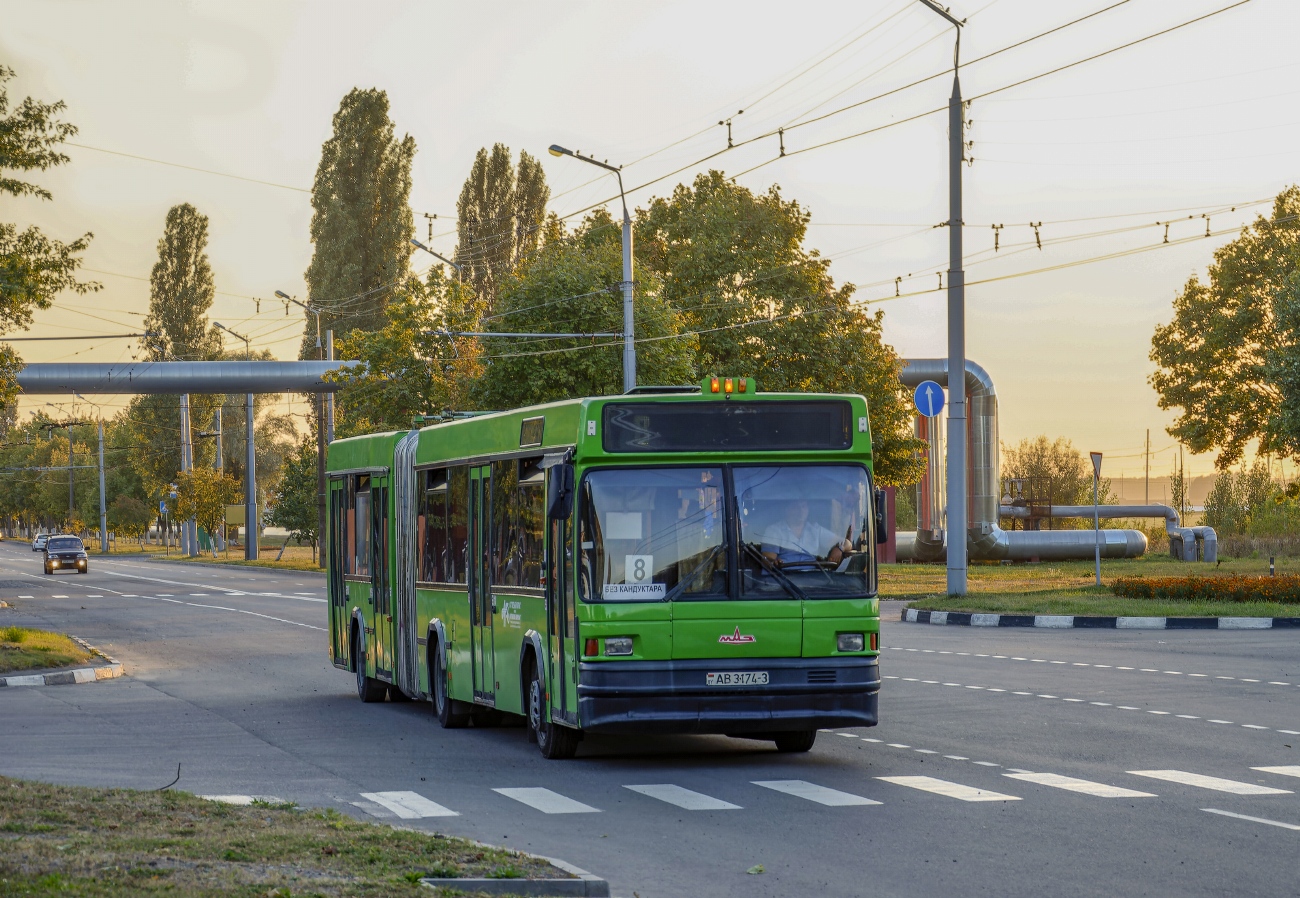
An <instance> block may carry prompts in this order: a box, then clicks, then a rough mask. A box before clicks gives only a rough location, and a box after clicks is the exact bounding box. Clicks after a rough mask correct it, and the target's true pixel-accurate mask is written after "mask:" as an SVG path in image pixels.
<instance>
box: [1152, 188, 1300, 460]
mask: <svg viewBox="0 0 1300 898" xmlns="http://www.w3.org/2000/svg"><path fill="white" fill-rule="evenodd" d="M1151 360H1152V361H1153V362H1155V363H1156V364H1157V365H1158V366H1159V367H1158V370H1156V371H1155V373H1153V374H1152V375H1151V385H1152V386H1153V387H1155V389H1156V392H1157V393H1158V394H1159V403H1160V407H1161V408H1173V409H1178V410H1179V414H1178V417H1177V419H1176V420H1175V423H1174V426H1173V427H1170V428H1169V433H1170V434H1172V435H1173V436H1175V437H1176V438H1178V440H1179V441H1181V442H1183V443H1186V444H1187V446H1188V448H1190V449H1191V450H1192V452H1195V453H1200V452H1208V451H1210V450H1217V451H1218V455H1217V456H1216V458H1215V465H1216V466H1217V467H1218V468H1219V469H1220V470H1223V471H1226V470H1227V469H1228V468H1229V467H1230V466H1231V465H1233V464H1235V463H1236V462H1237V461H1238V460H1240V459H1241V457H1242V453H1243V452H1244V451H1245V449H1246V447H1247V445H1248V444H1249V443H1250V442H1251V441H1252V440H1258V441H1259V451H1260V452H1263V453H1267V454H1272V455H1280V456H1289V457H1292V458H1296V457H1300V187H1294V186H1293V187H1288V188H1287V189H1286V190H1284V191H1282V192H1281V193H1280V194H1278V196H1277V198H1276V200H1275V201H1274V203H1273V213H1272V216H1271V217H1270V218H1268V219H1265V218H1263V217H1261V218H1259V219H1257V220H1256V221H1255V223H1254V224H1253V225H1252V226H1251V227H1249V228H1246V229H1244V230H1243V232H1242V234H1241V236H1240V237H1238V238H1237V239H1236V240H1234V241H1232V242H1231V243H1229V244H1227V245H1226V246H1223V247H1221V248H1220V249H1219V250H1217V251H1216V252H1215V254H1214V263H1213V264H1212V265H1211V266H1210V269H1209V276H1208V282H1206V283H1202V282H1201V280H1200V279H1199V278H1197V277H1195V276H1193V277H1192V278H1191V279H1190V280H1188V282H1187V284H1186V285H1185V286H1184V287H1183V290H1182V292H1181V293H1180V294H1179V295H1178V296H1177V297H1176V298H1175V299H1174V317H1173V320H1172V321H1170V322H1169V323H1168V324H1165V325H1161V326H1159V327H1157V328H1156V330H1155V334H1154V336H1153V337H1152V339H1151Z"/></svg>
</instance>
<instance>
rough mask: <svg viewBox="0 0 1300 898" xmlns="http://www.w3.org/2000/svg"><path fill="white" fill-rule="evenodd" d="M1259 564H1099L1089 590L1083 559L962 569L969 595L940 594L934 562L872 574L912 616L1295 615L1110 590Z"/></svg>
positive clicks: (1251, 570) (940, 574)
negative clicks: (1138, 581) (1133, 581)
mask: <svg viewBox="0 0 1300 898" xmlns="http://www.w3.org/2000/svg"><path fill="white" fill-rule="evenodd" d="M1277 573H1278V574H1279V575H1281V574H1296V573H1300V559H1297V558H1279V559H1278V560H1277ZM1266 574H1268V559H1267V558H1225V559H1224V560H1223V561H1222V562H1220V563H1219V564H1218V565H1207V564H1201V563H1198V562H1181V561H1175V560H1174V559H1172V558H1168V557H1165V556H1149V557H1146V558H1133V559H1124V560H1118V559H1116V560H1111V561H1102V563H1101V579H1102V587H1101V588H1100V589H1098V588H1097V587H1096V586H1094V585H1093V583H1094V582H1095V577H1096V573H1095V570H1094V567H1093V562H1091V561H1052V562H1043V563H1041V564H1011V565H1006V564H979V563H975V564H972V565H971V566H970V569H969V572H968V585H969V590H970V591H969V592H968V593H967V594H966V595H965V596H961V597H951V596H948V595H946V594H945V589H946V576H947V572H946V570H945V568H944V566H943V565H942V564H937V565H935V564H891V565H881V568H880V597H881V598H882V599H904V600H910V601H911V604H910V607H912V608H916V609H918V610H920V611H973V612H987V613H990V614H1075V615H1097V616H1102V617H1112V616H1113V617H1300V610H1298V609H1297V607H1296V606H1295V605H1284V604H1281V603H1278V602H1214V601H1175V600H1165V599H1137V598H1122V597H1119V596H1116V595H1114V593H1113V592H1112V591H1111V588H1110V587H1111V585H1112V584H1113V583H1114V581H1115V579H1116V578H1118V577H1152V578H1155V577H1180V576H1188V575H1197V576H1205V577H1215V576H1232V575H1243V576H1251V575H1256V576H1258V575H1266Z"/></svg>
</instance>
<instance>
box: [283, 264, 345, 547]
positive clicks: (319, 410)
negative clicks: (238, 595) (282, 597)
mask: <svg viewBox="0 0 1300 898" xmlns="http://www.w3.org/2000/svg"><path fill="white" fill-rule="evenodd" d="M275 295H276V296H278V297H280V298H281V299H283V300H285V301H286V302H291V303H293V304H294V305H296V306H301V307H302V308H303V309H305V310H307V311H308V312H312V313H314V314H315V315H316V355H317V356H318V357H320V358H322V359H323V358H325V349H324V346H323V344H322V343H321V339H320V309H315V308H312V307H311V306H309V305H303V303H300V302H298V300H296V299H294V298H293V297H292V296H290V295H289V294H287V293H285V292H284V291H282V290H276V291H275ZM288 308H289V307H288V306H285V309H288ZM333 334H334V332H333V331H331V332H330V346H331V350H332V349H333V340H334V336H333ZM331 354H332V352H331ZM312 401H313V402H315V404H316V533H317V539H320V537H321V536H322V535H323V534H324V533H325V521H326V517H325V502H326V499H327V496H326V490H327V489H328V487H327V485H326V480H325V445H326V438H325V402H324V400H323V399H322V398H321V395H320V394H319V393H317V394H316V395H315V396H314V397H313V400H312ZM331 429H332V428H331ZM282 554H283V552H282Z"/></svg>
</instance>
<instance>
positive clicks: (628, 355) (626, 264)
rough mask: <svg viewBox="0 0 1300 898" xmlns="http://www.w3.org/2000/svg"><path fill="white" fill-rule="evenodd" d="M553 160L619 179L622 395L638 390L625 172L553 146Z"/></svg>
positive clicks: (630, 236) (630, 224) (630, 239)
mask: <svg viewBox="0 0 1300 898" xmlns="http://www.w3.org/2000/svg"><path fill="white" fill-rule="evenodd" d="M550 154H551V155H552V156H572V157H573V158H574V159H581V160H582V161H583V162H586V163H589V164H591V165H594V166H596V167H598V168H603V169H605V171H611V172H613V173H614V175H615V177H617V178H618V196H619V199H620V200H622V201H623V285H622V286H623V392H624V393H629V392H631V391H632V388H633V387H635V386H636V340H635V336H634V328H633V321H632V216H631V215H629V214H628V211H627V195H626V194H625V193H623V170H622V168H620V167H619V166H615V165H610V164H609V163H608V162H601V161H600V160H598V159H593V158H592V157H590V156H584V155H582V153H580V152H578V151H577V150H567V149H565V148H564V147H562V146H560V145H559V144H551V147H550Z"/></svg>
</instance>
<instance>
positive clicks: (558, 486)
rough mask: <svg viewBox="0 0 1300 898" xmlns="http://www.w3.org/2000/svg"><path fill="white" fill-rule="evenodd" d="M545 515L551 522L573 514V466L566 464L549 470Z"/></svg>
mask: <svg viewBox="0 0 1300 898" xmlns="http://www.w3.org/2000/svg"><path fill="white" fill-rule="evenodd" d="M546 514H547V517H549V518H550V519H551V520H552V521H556V520H563V519H565V518H567V517H568V516H569V515H571V514H573V465H571V464H569V463H568V462H564V463H562V464H558V465H556V466H555V467H553V468H551V476H550V478H548V479H547V481H546Z"/></svg>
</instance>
